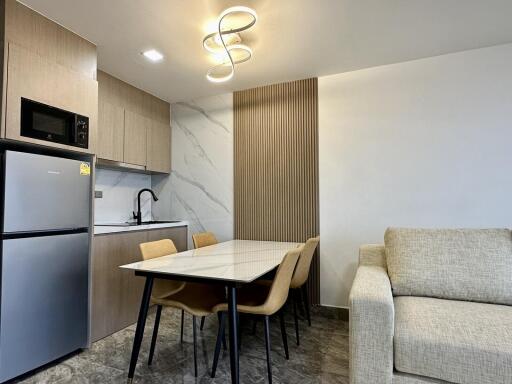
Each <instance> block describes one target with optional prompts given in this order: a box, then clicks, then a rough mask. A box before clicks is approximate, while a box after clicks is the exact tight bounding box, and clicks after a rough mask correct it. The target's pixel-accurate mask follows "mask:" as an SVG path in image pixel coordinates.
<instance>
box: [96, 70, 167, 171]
mask: <svg viewBox="0 0 512 384" xmlns="http://www.w3.org/2000/svg"><path fill="white" fill-rule="evenodd" d="M98 88H99V89H98V99H99V129H100V132H99V140H98V141H99V143H98V151H97V153H98V158H100V159H105V160H113V161H119V162H123V163H126V164H132V165H137V166H143V167H145V170H146V171H147V172H158V173H170V171H171V128H170V105H169V103H167V102H165V101H163V100H160V99H158V98H157V97H155V96H152V95H150V94H149V93H146V92H144V91H142V90H140V89H138V88H135V87H134V86H132V85H130V84H127V83H125V82H123V81H121V80H119V79H117V78H115V77H114V76H111V75H109V74H108V73H106V72H102V71H98ZM121 115H123V116H121Z"/></svg>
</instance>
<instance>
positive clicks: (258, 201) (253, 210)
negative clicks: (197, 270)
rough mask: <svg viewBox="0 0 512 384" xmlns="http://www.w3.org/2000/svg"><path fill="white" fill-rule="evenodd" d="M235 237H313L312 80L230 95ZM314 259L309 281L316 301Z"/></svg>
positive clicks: (315, 155)
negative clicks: (232, 135) (232, 122)
mask: <svg viewBox="0 0 512 384" xmlns="http://www.w3.org/2000/svg"><path fill="white" fill-rule="evenodd" d="M233 106H234V167H235V169H234V187H235V188H234V189H235V195H234V198H235V238H237V239H248V240H269V241H297V242H304V241H305V240H307V239H308V238H310V237H314V236H316V235H318V233H319V217H318V212H319V208H318V80H317V79H316V78H314V79H306V80H299V81H293V82H289V83H282V84H274V85H269V86H265V87H260V88H254V89H249V90H245V91H239V92H235V93H234V94H233ZM319 264H320V260H319V257H318V255H317V256H316V257H315V258H314V261H313V265H312V267H311V273H310V280H309V288H308V289H309V293H310V297H311V300H312V303H314V304H318V303H319V301H320V297H319V296H320V281H319V277H320V273H319V270H320V268H319Z"/></svg>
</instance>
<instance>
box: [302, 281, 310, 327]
mask: <svg viewBox="0 0 512 384" xmlns="http://www.w3.org/2000/svg"><path fill="white" fill-rule="evenodd" d="M301 291H302V301H303V302H304V307H305V308H306V317H307V319H308V325H309V326H310V327H311V313H310V312H309V293H308V289H307V287H306V284H304V285H303V286H302V288H301Z"/></svg>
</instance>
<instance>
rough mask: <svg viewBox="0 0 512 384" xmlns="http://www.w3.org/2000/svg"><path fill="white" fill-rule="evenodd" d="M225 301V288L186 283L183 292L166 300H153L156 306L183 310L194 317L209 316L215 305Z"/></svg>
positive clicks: (153, 298)
mask: <svg viewBox="0 0 512 384" xmlns="http://www.w3.org/2000/svg"><path fill="white" fill-rule="evenodd" d="M225 301H226V295H225V290H224V287H223V286H221V285H208V284H199V283H186V284H185V287H184V288H183V289H182V290H180V291H179V292H177V293H175V294H173V295H170V296H167V297H165V298H156V297H152V298H151V302H152V303H154V304H158V305H162V306H165V307H174V308H179V309H183V310H185V311H186V312H188V313H190V314H191V315H193V316H206V315H209V314H211V313H213V311H212V308H213V307H214V306H215V305H217V304H219V303H222V302H225Z"/></svg>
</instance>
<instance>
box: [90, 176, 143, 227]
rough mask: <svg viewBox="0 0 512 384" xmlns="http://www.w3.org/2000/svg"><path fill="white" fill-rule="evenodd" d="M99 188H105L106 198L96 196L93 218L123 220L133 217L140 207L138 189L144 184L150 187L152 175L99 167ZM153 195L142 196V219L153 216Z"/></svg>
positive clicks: (99, 221)
mask: <svg viewBox="0 0 512 384" xmlns="http://www.w3.org/2000/svg"><path fill="white" fill-rule="evenodd" d="M95 174H96V186H95V190H96V191H102V192H103V198H101V199H95V200H94V222H95V223H96V224H101V223H123V222H125V221H133V220H134V219H133V215H132V212H133V211H137V193H138V192H139V191H140V190H141V189H142V188H151V176H150V175H144V174H141V173H133V172H121V171H114V170H109V169H96V171H95ZM150 199H151V195H150V194H149V193H146V192H145V193H144V194H143V195H142V196H141V199H140V202H141V204H140V205H141V212H142V219H143V220H151V203H150Z"/></svg>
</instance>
